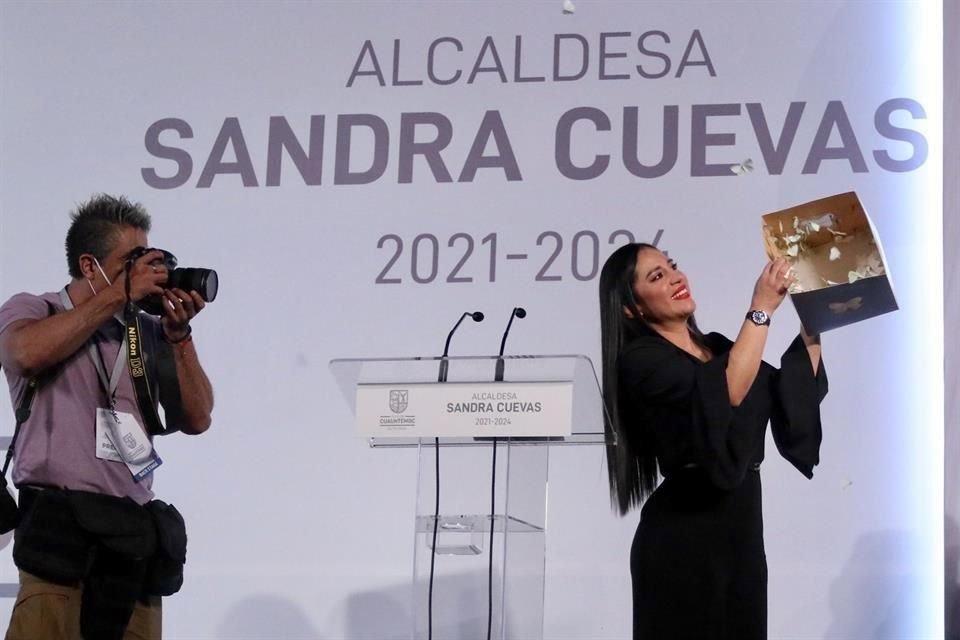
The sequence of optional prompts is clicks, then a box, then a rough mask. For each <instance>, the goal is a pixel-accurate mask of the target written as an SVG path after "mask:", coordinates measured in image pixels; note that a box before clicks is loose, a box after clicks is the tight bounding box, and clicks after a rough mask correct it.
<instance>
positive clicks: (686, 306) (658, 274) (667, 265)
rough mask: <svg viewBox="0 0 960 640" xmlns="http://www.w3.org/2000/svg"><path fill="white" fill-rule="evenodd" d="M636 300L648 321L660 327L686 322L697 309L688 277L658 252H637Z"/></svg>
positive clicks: (634, 291) (634, 295) (634, 278)
mask: <svg viewBox="0 0 960 640" xmlns="http://www.w3.org/2000/svg"><path fill="white" fill-rule="evenodd" d="M633 297H634V299H635V300H636V302H637V306H638V307H639V308H640V311H641V313H643V317H644V319H645V320H646V321H647V322H650V323H652V324H660V323H664V322H670V321H672V320H684V321H685V320H686V319H687V318H689V317H690V315H691V314H693V312H694V311H695V310H696V308H697V303H696V302H694V300H693V295H692V294H691V293H690V285H689V283H688V282H687V276H685V275H684V274H683V272H681V271H678V270H677V263H675V262H674V261H673V260H671V259H669V258H668V257H667V256H665V255H663V253H661V252H660V251H657V250H656V249H641V250H640V251H638V252H637V266H636V269H635V271H634V274H633Z"/></svg>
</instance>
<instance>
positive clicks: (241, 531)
mask: <svg viewBox="0 0 960 640" xmlns="http://www.w3.org/2000/svg"><path fill="white" fill-rule="evenodd" d="M941 11H942V9H941V4H940V3H939V2H927V3H922V2H860V1H857V2H852V1H851V2H835V1H830V2H815V1H810V2H792V3H786V2H784V3H765V2H703V3H701V2H642V3H621V2H590V1H588V0H579V1H578V2H577V10H576V12H575V13H574V14H572V15H564V14H563V12H562V11H561V3H560V2H559V1H552V0H551V1H550V2H536V3H534V2H531V3H524V4H519V3H510V2H501V3H442V2H395V3H387V2H383V3H380V2H365V3H360V2H356V3H340V2H322V3H321V2H316V3H306V2H287V3H281V2H263V3H257V2H243V3H215V2H206V3H115V4H106V3H94V2H84V3H57V2H47V3H42V4H41V3H21V2H9V1H8V2H5V3H2V4H0V297H2V298H6V297H8V296H9V295H11V294H13V293H15V292H17V291H20V290H28V291H46V290H52V289H56V288H59V287H60V286H62V285H63V284H64V282H65V281H66V268H65V264H64V260H63V258H62V254H63V251H62V243H63V237H64V234H65V231H66V227H67V224H68V218H67V212H68V210H69V209H70V208H71V207H72V206H73V205H74V204H75V203H76V202H78V201H80V200H83V199H85V198H87V197H88V196H89V195H90V194H92V193H94V192H98V191H107V192H112V193H125V194H127V195H129V196H130V197H132V198H135V199H138V200H141V201H142V202H144V203H145V204H146V205H147V207H148V209H149V210H150V211H151V213H152V214H153V217H154V224H155V230H154V232H153V233H152V234H151V242H152V243H153V244H154V245H156V246H161V247H165V248H169V249H171V250H173V251H174V252H175V253H176V254H177V255H178V256H180V258H181V262H182V264H184V265H186V266H211V267H215V268H216V269H217V270H218V271H219V273H220V276H221V282H222V291H221V296H220V298H218V300H217V301H216V302H215V303H214V304H213V305H211V306H210V308H209V309H208V310H207V311H206V312H204V314H203V316H201V317H200V318H198V320H197V321H196V323H195V324H196V327H195V335H196V339H197V346H198V349H199V350H200V353H201V356H202V358H203V361H204V363H205V365H206V368H207V370H208V373H209V374H210V377H211V378H212V380H213V382H214V385H215V388H216V393H217V407H216V411H215V416H214V428H213V429H212V430H211V431H210V433H209V434H207V435H205V436H203V437H201V438H189V437H186V436H177V437H174V438H170V439H168V440H166V441H163V442H161V443H160V450H161V454H162V456H163V458H164V460H165V464H164V466H163V467H162V468H161V469H160V470H159V472H158V477H157V482H156V485H155V486H156V489H157V491H158V494H159V496H160V497H163V498H165V499H167V500H169V501H171V502H173V503H175V504H176V505H177V506H178V507H180V509H181V510H182V511H183V512H184V513H185V514H186V517H187V519H188V525H189V529H190V554H189V560H188V575H187V583H186V585H185V587H184V589H183V591H182V592H181V593H180V594H179V595H178V596H176V597H174V598H171V599H169V600H168V601H167V603H166V604H165V608H166V613H165V628H166V634H165V635H166V637H168V638H249V639H254V638H255V639H264V638H309V639H323V640H331V639H340V638H355V639H363V640H366V639H371V640H373V639H384V640H388V639H391V640H392V639H396V638H401V637H405V635H404V634H405V633H406V631H407V629H408V628H409V621H408V618H409V616H408V613H407V610H406V607H407V605H408V598H409V594H408V592H407V587H408V584H409V579H410V566H411V563H410V548H411V543H412V538H413V531H412V529H413V527H412V524H413V523H412V517H411V512H412V510H413V504H414V477H415V463H416V459H415V454H414V453H413V452H397V451H379V450H378V451H372V450H370V449H368V448H367V447H366V445H365V443H364V442H363V441H362V440H361V439H360V438H358V437H356V436H355V435H354V434H353V433H352V432H351V416H350V413H349V409H348V407H347V406H346V405H345V404H344V403H343V401H342V399H341V397H340V395H339V392H338V391H337V389H336V387H335V383H334V380H333V378H332V377H331V375H330V373H329V372H328V370H327V361H328V360H329V359H330V358H332V357H340V356H368V355H369V356H372V355H381V354H394V355H415V354H421V353H428V354H429V353H436V352H438V351H439V350H440V348H441V347H442V340H443V338H444V336H445V334H446V332H447V330H448V328H449V326H450V325H451V324H452V322H453V321H454V320H455V319H456V318H457V317H458V316H459V314H460V313H461V312H462V311H464V310H473V309H479V310H482V311H484V312H485V313H486V314H487V316H488V321H486V322H484V323H482V324H481V325H470V326H467V327H463V329H462V331H461V332H460V334H459V335H458V336H457V337H456V339H455V344H454V349H455V351H456V352H457V353H458V354H471V353H489V352H491V351H493V350H494V349H495V348H496V346H497V342H498V339H499V334H500V332H501V330H502V322H504V321H505V320H506V317H507V314H508V313H509V311H510V309H511V308H512V307H513V306H514V305H517V304H520V305H523V306H525V307H526V308H527V310H528V312H529V315H528V317H527V318H526V319H525V320H523V321H522V322H520V323H518V324H517V325H516V326H515V330H514V333H513V336H512V343H511V348H512V349H513V350H514V351H516V352H527V353H549V352H554V351H557V350H560V351H563V352H583V353H587V354H589V355H591V356H593V357H595V356H596V355H597V354H598V339H599V330H598V314H597V311H596V278H595V277H594V275H595V271H594V264H595V262H594V261H595V260H596V262H599V263H602V261H603V259H605V257H606V255H608V253H609V252H610V251H611V250H612V248H613V247H612V245H611V244H610V242H609V238H610V236H611V234H612V233H613V232H614V231H617V230H620V229H625V230H628V231H630V232H631V233H633V234H634V235H635V237H636V238H638V239H644V240H651V239H653V238H654V237H655V236H656V235H657V233H658V230H662V237H661V240H660V246H662V247H664V248H667V249H668V250H669V251H670V253H671V256H673V257H675V258H676V259H678V260H679V262H680V263H681V267H682V268H683V269H684V270H685V271H686V272H687V274H688V275H689V276H690V278H691V281H692V287H693V291H694V294H695V296H696V299H697V301H698V305H699V310H698V319H699V320H700V323H701V325H702V326H704V327H705V328H707V329H710V330H720V331H723V332H725V333H727V334H728V335H731V334H733V333H734V332H735V331H736V328H737V326H738V325H739V323H740V321H741V319H742V316H743V312H744V311H745V309H746V305H747V304H748V302H749V295H750V290H751V287H752V284H753V280H754V278H755V277H756V275H757V274H758V273H759V271H760V268H761V266H762V264H763V260H764V258H763V251H762V245H761V242H760V233H759V216H760V215H761V214H762V213H765V212H767V211H772V210H775V209H780V208H784V207H787V206H791V205H793V204H797V203H800V202H803V201H806V200H810V199H813V198H817V197H821V196H825V195H829V194H832V193H837V192H841V191H847V190H850V189H855V190H856V191H857V192H858V193H859V194H860V197H861V199H862V200H863V202H864V204H865V206H866V208H867V210H868V211H869V212H870V214H871V216H872V217H873V219H874V222H875V224H876V226H877V227H878V230H879V232H880V234H881V236H882V238H883V240H884V247H885V249H886V253H887V258H888V261H889V263H890V265H891V271H892V274H893V280H894V282H895V285H896V290H897V295H898V300H899V302H900V306H901V311H899V312H897V313H895V314H891V315H887V316H884V317H881V318H877V319H874V320H871V321H868V322H866V323H864V324H861V325H857V326H852V327H848V328H844V329H840V330H837V331H835V332H831V333H829V334H827V335H826V336H825V338H824V344H825V346H824V352H825V359H826V363H827V367H828V370H829V373H830V376H831V394H830V396H828V399H827V401H826V403H825V405H824V408H823V413H824V431H825V437H824V445H823V450H822V464H821V465H820V467H818V469H817V470H816V471H815V474H816V477H815V478H814V480H813V481H812V482H808V481H806V480H805V479H803V478H802V477H801V476H800V475H799V474H797V473H796V472H794V471H793V470H792V469H791V468H790V467H789V465H787V464H786V463H784V462H783V461H782V460H780V459H779V458H777V457H776V456H775V454H774V449H773V447H772V446H770V447H768V453H769V457H768V461H767V463H766V464H765V465H764V481H765V505H764V506H765V514H766V516H765V517H766V536H767V556H768V562H769V565H770V635H771V637H773V638H837V639H850V638H884V639H887V638H889V639H891V640H892V639H897V640H904V639H908V640H912V639H916V640H927V639H933V638H938V637H942V635H943V612H942V606H941V603H942V597H941V594H942V592H943V591H942V585H943V510H942V509H941V508H940V505H941V504H942V502H943V500H942V498H943V470H942V468H941V467H940V465H938V464H933V463H931V460H936V459H938V454H933V455H932V454H931V452H932V451H933V452H938V451H940V450H942V447H943V430H942V424H943V377H942V376H943V373H942V371H941V369H940V367H939V364H938V363H939V362H940V360H941V358H942V346H943V335H942V327H941V326H940V325H939V322H937V321H936V319H937V318H940V317H941V314H942V309H943V307H942V303H941V299H942V278H941V273H942V271H941V269H942V258H941V249H940V247H941V244H940V243H941V215H942V198H941V193H942V191H941V172H942V163H941V158H942V147H941V135H942V114H941V75H940V73H941V72H940V70H941V41H940V32H939V28H940V24H941V17H942V13H941ZM604 34H605V35H604ZM365 43H369V44H365ZM555 47H556V49H555ZM518 50H519V53H518ZM431 51H432V52H433V55H432V56H431ZM555 54H556V55H555ZM585 57H586V60H584V58H585ZM555 67H556V68H555ZM581 69H582V74H581V73H580V71H581ZM474 71H476V73H474ZM431 74H432V77H431ZM555 76H559V77H557V78H555ZM578 76H582V77H578ZM538 78H542V80H539V79H538ZM565 78H566V79H565ZM411 83H414V84H411ZM416 83H419V84H416ZM417 114H421V115H417ZM321 117H322V119H321ZM576 117H579V119H576ZM570 118H574V119H575V121H572V122H571V121H569V119H570ZM631 119H633V121H634V122H636V123H637V124H636V126H635V128H634V129H631V128H630V126H629V121H630V120H631ZM565 122H566V123H567V126H566V127H564V125H563V123H565ZM351 123H352V124H353V126H352V127H351V126H350V125H351ZM417 123H419V124H417ZM625 123H626V124H625ZM311 124H312V137H311ZM564 131H569V144H567V143H566V142H565V140H567V136H566V135H565V134H564ZM447 137H448V138H449V141H448V144H445V143H446V142H447V140H446V138H447ZM434 141H438V142H435V143H434V144H433V145H432V146H431V143H432V142H434ZM635 141H638V142H636V143H635V144H634V142H635ZM664 141H666V142H664ZM294 142H296V144H294ZM417 145H420V146H419V147H418V146H417ZM291 149H292V151H291ZM471 149H473V150H472V151H471ZM417 150H420V151H424V152H425V153H426V154H427V155H422V154H421V155H417V156H415V157H413V159H412V162H411V161H410V154H411V152H413V151H417ZM601 156H608V162H607V164H606V166H605V168H604V164H603V163H604V162H605V161H604V160H603V158H602V157H601ZM662 158H665V160H664V161H663V162H661V159H662ZM746 158H752V159H753V160H754V162H755V164H756V166H757V169H756V170H755V171H754V172H753V173H752V174H749V175H746V176H740V177H738V176H734V175H733V174H732V173H730V172H729V169H728V165H729V164H731V163H736V162H739V161H741V160H744V159H746ZM631 159H632V160H633V161H632V162H631ZM671 159H672V161H671ZM597 163H599V164H597ZM638 164H640V165H644V166H639V167H638V166H637V165H638ZM591 167H593V170H592V171H591V169H590V168H591ZM651 167H652V168H651ZM657 167H658V169H657ZM631 169H632V171H631ZM637 174H639V175H637ZM551 232H552V233H551ZM391 234H392V235H393V236H395V237H396V238H399V239H400V241H402V245H403V246H402V250H400V251H399V252H397V247H398V245H399V243H398V242H397V240H395V239H392V238H387V236H389V235H391ZM454 234H466V237H464V236H458V237H457V238H455V239H453V242H452V246H450V241H451V239H452V238H453V236H454ZM417 238H419V240H417ZM431 238H436V239H437V245H436V246H437V251H436V253H435V254H434V253H433V250H432V246H433V245H432V239H431ZM538 238H539V239H540V240H539V242H538ZM593 238H596V239H597V245H596V249H594V248H593V247H594V245H593V244H592V242H593ZM621 239H622V236H621ZM558 241H559V242H560V243H562V247H561V249H560V251H559V254H558V257H557V258H556V259H555V260H554V261H552V262H550V263H549V264H547V263H548V262H549V258H550V256H551V255H552V253H553V251H554V248H555V246H556V245H557V243H558ZM470 242H472V244H473V251H472V253H471V254H470V255H469V257H468V258H467V259H466V261H465V262H464V264H463V266H462V268H461V269H460V270H459V271H457V272H456V273H453V274H451V272H452V271H454V270H455V267H456V265H457V264H458V262H459V260H460V258H461V257H462V256H463V255H464V254H465V252H466V251H467V249H466V247H467V246H468V244H469V243H470ZM617 242H619V240H617ZM494 243H495V244H496V248H495V250H494ZM378 244H379V245H380V248H378ZM574 246H576V248H577V250H576V262H574V261H573V260H574V251H573V247H574ZM415 248H416V252H415ZM395 253H399V256H398V258H397V260H396V261H395V262H394V263H392V264H390V262H391V258H392V256H394V255H395ZM508 254H526V255H527V258H526V259H519V258H514V259H508V258H507V255H508ZM433 255H436V256H437V258H436V260H437V269H436V273H435V274H434V270H433V267H432V260H433ZM414 256H415V257H416V262H415V263H414V262H412V260H414ZM388 265H389V268H388ZM491 268H492V269H493V270H494V273H491ZM538 272H542V274H541V275H542V276H546V277H549V278H550V279H549V280H544V279H541V280H538V279H537V274H538ZM378 274H380V275H382V278H383V279H398V278H399V279H400V282H383V283H377V279H378ZM448 277H450V278H472V281H471V282H451V281H448ZM418 279H419V280H420V281H423V282H418V281H417V280H418ZM787 307H788V306H785V308H784V310H783V311H781V312H780V313H779V314H778V315H777V317H776V318H775V320H774V325H773V329H772V332H771V340H770V343H769V348H768V352H767V357H768V359H770V360H771V361H776V360H777V358H778V355H779V351H780V350H782V349H783V348H784V347H785V346H786V345H787V344H788V343H789V341H790V340H791V339H792V337H793V335H794V334H795V332H796V330H797V321H796V317H795V315H794V314H793V311H792V309H790V308H787ZM918 327H923V329H918ZM11 413H12V412H11V411H5V412H3V413H2V418H0V428H2V430H3V431H0V432H4V433H6V432H9V431H10V430H11V429H12V416H11ZM550 482H551V491H550V496H551V506H550V536H549V539H548V554H549V557H548V564H547V571H548V585H547V612H546V615H547V620H546V636H547V637H548V638H551V639H557V640H560V639H570V640H584V639H593V638H596V639H601V638H603V639H618V638H626V637H628V636H629V621H630V615H629V611H630V594H629V575H628V566H627V559H628V548H629V544H630V540H631V538H632V535H633V530H634V527H635V526H636V518H637V516H636V514H634V515H631V516H629V517H627V518H623V519H620V518H618V517H616V516H614V515H613V513H612V512H611V510H610V508H609V503H608V498H607V488H606V478H605V469H604V461H603V457H602V453H601V451H599V450H589V449H583V448H576V449H565V450H560V451H557V452H555V454H554V455H553V456H552V460H551V478H550ZM8 554H9V545H8V546H7V548H6V549H5V550H4V551H3V556H2V558H0V581H5V582H8V583H9V582H13V581H15V570H14V568H13V566H12V562H11V561H10V560H9V557H8ZM2 602H6V603H8V604H7V607H6V608H7V609H8V608H9V599H7V600H3V601H2ZM5 610H6V609H5ZM5 610H4V611H2V612H0V613H3V614H4V615H5Z"/></svg>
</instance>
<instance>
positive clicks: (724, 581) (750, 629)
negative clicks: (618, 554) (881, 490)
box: [619, 333, 827, 640]
mask: <svg viewBox="0 0 960 640" xmlns="http://www.w3.org/2000/svg"><path fill="white" fill-rule="evenodd" d="M705 340H706V343H707V346H708V347H709V348H710V350H711V352H712V353H713V358H712V359H711V360H710V361H709V362H701V361H700V360H698V359H697V358H695V357H693V356H692V355H690V354H688V353H686V352H685V351H683V350H682V349H680V348H678V347H676V346H675V345H673V344H671V343H670V342H668V341H667V340H666V339H664V338H662V337H661V336H659V335H642V336H636V337H634V338H633V339H632V340H630V341H629V342H628V343H627V344H626V345H625V348H624V349H623V351H622V352H621V357H620V362H619V371H620V381H621V391H620V397H621V419H622V421H623V424H624V429H625V430H626V431H627V434H628V438H629V437H630V433H631V431H632V430H634V429H647V430H648V431H647V432H646V433H647V437H646V438H645V439H644V440H645V441H646V442H648V443H652V444H653V447H654V449H655V451H656V456H657V462H658V465H659V468H660V473H661V474H662V476H663V477H664V480H663V482H662V483H661V484H660V486H659V487H657V489H656V490H655V491H654V492H653V494H652V495H651V496H650V498H649V499H648V500H647V502H646V503H645V504H644V506H643V509H642V511H641V517H640V524H639V526H638V527H637V533H636V536H635V537H634V541H633V546H632V548H631V553H630V569H631V574H632V577H633V623H634V626H633V628H634V640H638V639H642V640H687V639H690V640H710V639H716V640H721V639H722V640H762V639H765V638H766V633H767V565H766V555H765V554H764V548H763V519H762V514H761V494H760V474H759V473H758V472H757V471H758V469H759V467H760V462H761V461H762V460H763V455H764V435H765V431H766V426H767V423H768V422H769V423H771V428H772V431H773V436H774V442H775V443H776V445H777V449H778V450H779V451H780V454H781V455H782V456H783V457H784V458H786V459H787V460H789V461H790V462H791V463H792V464H793V465H794V466H795V467H796V468H797V469H798V470H799V471H800V472H801V473H803V474H804V475H805V476H807V477H812V475H813V467H814V465H816V464H817V463H818V462H819V451H820V439H821V427H820V408H819V404H820V401H821V400H822V399H823V397H824V396H825V395H826V393H827V377H826V373H825V370H824V367H823V364H822V363H821V364H820V367H819V368H818V371H817V374H816V375H814V372H813V368H812V367H811V365H810V359H809V355H808V354H807V351H806V348H805V347H804V345H803V342H802V341H801V339H800V338H799V337H797V339H796V340H794V342H793V343H792V344H791V345H790V347H789V348H788V349H787V351H786V352H785V353H784V354H783V356H782V358H781V366H780V369H779V370H778V369H776V368H774V367H772V366H770V365H769V364H767V363H765V362H763V363H761V366H760V370H759V373H758V374H757V377H756V380H755V381H754V383H753V386H752V387H751V388H750V391H749V392H748V394H747V396H746V398H745V399H744V400H743V402H742V403H741V404H740V406H738V407H731V406H730V400H729V396H728V393H727V381H726V367H727V360H728V357H729V353H730V348H731V347H732V345H733V343H731V342H730V340H728V339H727V338H725V337H724V336H722V335H720V334H717V333H712V334H709V335H707V336H705Z"/></svg>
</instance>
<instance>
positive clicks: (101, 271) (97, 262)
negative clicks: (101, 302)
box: [87, 258, 113, 295]
mask: <svg viewBox="0 0 960 640" xmlns="http://www.w3.org/2000/svg"><path fill="white" fill-rule="evenodd" d="M93 262H94V264H96V265H97V270H98V271H99V272H100V275H102V276H103V279H104V280H106V281H107V286H111V285H112V284H113V283H112V282H110V278H108V277H107V274H106V273H104V272H103V267H101V266H100V261H99V260H97V259H96V258H94V259H93ZM87 284H88V285H90V291H93V295H97V290H96V289H94V288H93V283H92V282H90V281H89V280H87Z"/></svg>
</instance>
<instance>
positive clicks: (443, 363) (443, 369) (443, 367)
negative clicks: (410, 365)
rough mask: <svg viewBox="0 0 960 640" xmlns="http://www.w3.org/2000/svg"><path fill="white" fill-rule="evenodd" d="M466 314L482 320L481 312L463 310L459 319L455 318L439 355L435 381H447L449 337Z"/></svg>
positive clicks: (476, 320)
mask: <svg viewBox="0 0 960 640" xmlns="http://www.w3.org/2000/svg"><path fill="white" fill-rule="evenodd" d="M467 316H470V317H471V318H472V319H473V321H474V322H482V321H483V313H482V312H480V311H464V312H463V315H462V316H460V319H459V320H457V324H455V325H453V329H450V333H448V334H447V341H446V342H445V343H444V345H443V355H442V356H440V371H439V373H438V374H437V382H446V381H447V371H449V369H450V361H449V360H447V353H448V352H449V351H450V339H451V338H452V337H453V334H454V333H456V332H457V329H458V328H459V327H460V323H461V322H463V321H464V320H465V319H466V317H467Z"/></svg>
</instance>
